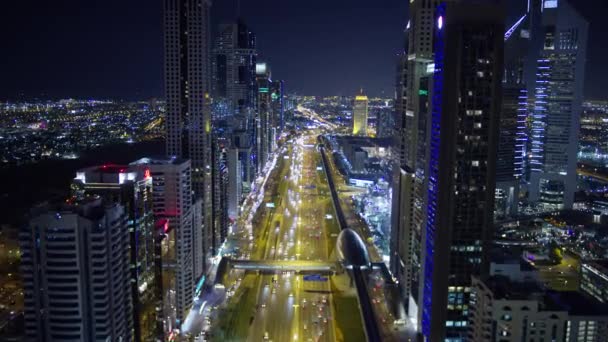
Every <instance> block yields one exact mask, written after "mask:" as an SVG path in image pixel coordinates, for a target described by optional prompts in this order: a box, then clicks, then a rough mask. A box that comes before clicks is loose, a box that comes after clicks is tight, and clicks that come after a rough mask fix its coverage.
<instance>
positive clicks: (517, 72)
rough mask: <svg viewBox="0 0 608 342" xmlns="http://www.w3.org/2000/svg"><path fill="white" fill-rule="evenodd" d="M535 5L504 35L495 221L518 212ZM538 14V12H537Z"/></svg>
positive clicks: (525, 135)
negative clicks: (528, 70)
mask: <svg viewBox="0 0 608 342" xmlns="http://www.w3.org/2000/svg"><path fill="white" fill-rule="evenodd" d="M537 8H538V7H537V4H536V3H532V2H530V4H529V6H528V7H527V8H526V12H524V14H523V15H522V16H521V17H520V18H518V20H517V21H516V22H515V23H513V25H512V26H511V27H510V28H509V29H508V30H507V31H506V33H505V37H504V40H505V60H504V69H505V73H504V77H503V97H502V99H503V104H502V112H501V116H500V138H499V144H498V158H497V162H496V194H495V210H494V214H495V218H496V219H502V218H505V217H513V216H516V215H517V213H518V205H519V193H520V185H521V182H522V181H523V176H524V167H525V165H524V160H525V155H526V145H527V140H528V139H527V128H526V120H527V117H528V99H529V97H528V90H527V88H528V86H529V84H528V83H532V82H533V79H531V78H530V76H529V75H527V73H526V70H527V69H530V67H531V65H530V64H531V63H530V61H531V60H532V59H533V58H530V56H529V54H530V53H531V50H532V46H533V44H532V34H533V31H534V34H536V30H532V25H533V23H535V21H536V19H537V18H538V15H537V13H536V9H537ZM538 12H539V13H540V10H539V11H538Z"/></svg>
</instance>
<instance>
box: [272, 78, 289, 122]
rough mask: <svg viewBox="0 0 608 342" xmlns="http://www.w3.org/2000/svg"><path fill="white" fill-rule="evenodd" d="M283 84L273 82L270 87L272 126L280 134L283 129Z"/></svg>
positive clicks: (281, 82) (278, 81) (280, 81)
mask: <svg viewBox="0 0 608 342" xmlns="http://www.w3.org/2000/svg"><path fill="white" fill-rule="evenodd" d="M284 91H285V90H284V82H283V80H276V81H273V82H272V84H271V85H270V99H271V101H272V126H273V127H274V128H275V130H276V131H277V132H278V133H280V132H283V129H284V128H285V106H284V98H285V94H284Z"/></svg>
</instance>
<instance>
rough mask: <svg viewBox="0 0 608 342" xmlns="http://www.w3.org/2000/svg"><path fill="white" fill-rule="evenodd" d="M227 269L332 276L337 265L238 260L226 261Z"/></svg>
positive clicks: (336, 269)
mask: <svg viewBox="0 0 608 342" xmlns="http://www.w3.org/2000/svg"><path fill="white" fill-rule="evenodd" d="M227 262H228V267H231V268H234V269H238V270H248V271H267V272H281V271H292V272H296V273H317V274H318V273H323V274H334V273H336V272H338V271H339V265H338V264H337V263H334V262H324V261H310V260H238V259H228V260H227Z"/></svg>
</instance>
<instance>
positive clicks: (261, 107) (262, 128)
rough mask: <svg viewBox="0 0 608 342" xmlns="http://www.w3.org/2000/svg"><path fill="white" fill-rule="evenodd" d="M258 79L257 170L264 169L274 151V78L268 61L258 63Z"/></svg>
mask: <svg viewBox="0 0 608 342" xmlns="http://www.w3.org/2000/svg"><path fill="white" fill-rule="evenodd" d="M256 79H257V85H258V92H257V93H258V97H257V119H256V149H257V155H256V160H257V172H258V173H260V172H262V170H264V166H266V162H267V161H268V158H269V155H270V153H271V152H272V143H273V141H274V136H273V132H274V130H273V129H272V128H273V127H272V99H271V97H270V87H271V85H272V79H271V75H270V69H269V67H268V64H266V63H258V64H257V65H256Z"/></svg>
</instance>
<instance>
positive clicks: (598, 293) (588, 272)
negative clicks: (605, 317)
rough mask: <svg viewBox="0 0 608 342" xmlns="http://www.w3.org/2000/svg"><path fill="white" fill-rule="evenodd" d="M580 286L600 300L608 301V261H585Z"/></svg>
mask: <svg viewBox="0 0 608 342" xmlns="http://www.w3.org/2000/svg"><path fill="white" fill-rule="evenodd" d="M580 288H581V291H583V292H586V293H587V294H589V295H590V296H593V297H594V298H595V299H597V300H598V301H599V302H601V303H608V263H606V262H601V261H598V262H590V263H583V264H582V265H581V285H580Z"/></svg>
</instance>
